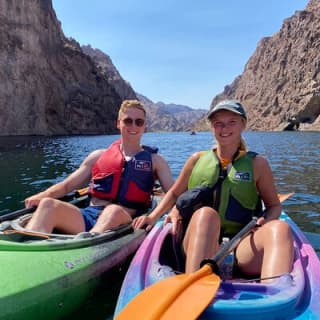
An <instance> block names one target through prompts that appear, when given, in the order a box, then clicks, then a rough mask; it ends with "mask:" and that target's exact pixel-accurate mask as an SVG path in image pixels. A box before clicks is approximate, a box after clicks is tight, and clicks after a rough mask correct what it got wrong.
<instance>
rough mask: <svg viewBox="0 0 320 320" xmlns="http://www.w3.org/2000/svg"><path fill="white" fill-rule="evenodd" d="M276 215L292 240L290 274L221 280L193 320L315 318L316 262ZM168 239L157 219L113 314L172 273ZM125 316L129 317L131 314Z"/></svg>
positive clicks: (319, 306) (318, 307) (319, 274)
mask: <svg viewBox="0 0 320 320" xmlns="http://www.w3.org/2000/svg"><path fill="white" fill-rule="evenodd" d="M281 219H282V220H285V221H287V223H288V224H289V225H290V226H291V229H292V232H293V235H294V239H295V258H294V264H293V268H292V272H291V273H288V274H282V275H279V276H278V277H276V278H275V279H274V280H273V281H272V282H270V283H260V282H259V281H252V280H244V279H233V280H231V281H222V282H221V284H220V287H219V289H218V292H217V294H216V295H215V298H214V300H213V301H212V303H211V304H209V306H208V307H207V309H206V310H205V311H204V312H203V313H202V314H201V316H200V318H199V319H235V318H236V319H237V320H240V319H243V320H250V319H254V320H257V319H259V320H260V319H268V320H270V319H320V260H319V258H318V256H317V254H316V252H315V251H314V249H313V247H312V246H311V244H310V243H309V242H308V240H307V239H306V237H305V236H304V234H303V232H302V231H301V230H300V229H299V227H298V226H297V225H296V224H295V223H294V222H293V220H292V219H291V218H290V217H289V216H288V215H287V214H286V213H284V212H283V213H282V214H281ZM173 243H174V241H173V237H172V235H171V224H167V225H165V226H164V225H163V220H160V221H159V222H158V223H157V224H156V225H155V226H154V228H153V229H152V230H151V232H150V233H149V234H148V236H147V237H146V238H145V240H144V241H143V243H142V245H141V246H140V248H139V250H138V251H137V253H136V255H135V256H134V258H133V260H132V262H131V265H130V267H129V269H128V272H127V274H126V277H125V279H124V281H123V284H122V288H121V291H120V294H119V297H118V301H117V305H116V310H115V316H116V315H117V314H118V313H119V312H120V311H121V310H122V309H123V308H124V307H125V306H126V304H127V303H128V302H129V301H130V300H131V299H133V298H134V297H135V296H136V295H137V294H138V293H139V292H141V291H142V290H143V289H144V288H146V287H148V286H150V285H152V284H154V283H155V282H157V281H159V280H161V279H163V278H167V277H170V276H173V275H175V274H176V273H175V270H178V269H179V257H178V256H179V254H178V253H177V252H176V250H175V246H174V244H173ZM163 294H166V293H165V292H164V293H163ZM131 319H135V318H134V315H132V318H131ZM177 319H179V315H177Z"/></svg>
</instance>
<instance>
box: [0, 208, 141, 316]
mask: <svg viewBox="0 0 320 320" xmlns="http://www.w3.org/2000/svg"><path fill="white" fill-rule="evenodd" d="M29 218H30V214H29V215H23V216H21V217H19V218H17V219H15V220H12V221H4V222H2V223H1V224H0V265H1V273H0V274H1V278H0V283H1V290H0V310H1V311H0V319H6V320H9V319H19V320H21V319H32V320H36V319H60V318H61V317H63V316H66V315H68V314H69V313H71V312H72V311H74V310H75V309H77V308H78V307H79V306H80V305H81V304H82V303H83V302H84V301H85V300H86V299H87V298H88V297H89V296H90V295H91V294H92V291H93V289H94V288H95V287H96V286H97V285H98V283H99V278H100V277H101V276H102V275H103V274H105V273H106V272H107V271H110V270H111V269H112V268H114V267H116V266H119V265H121V264H122V263H124V262H126V260H127V259H128V257H129V256H131V255H133V253H134V252H135V251H136V250H137V248H138V247H139V245H140V244H141V243H142V241H143V239H144V238H145V236H146V233H145V231H144V230H137V231H133V229H132V227H131V226H128V225H126V226H122V227H119V228H118V229H117V230H112V231H108V232H105V233H103V234H98V235H93V236H92V235H91V234H88V233H83V234H79V235H75V236H72V235H62V234H49V235H48V234H41V233H30V232H29V233H28V232H26V230H25V229H24V228H23V226H24V225H25V223H26V221H27V220H28V219H29Z"/></svg>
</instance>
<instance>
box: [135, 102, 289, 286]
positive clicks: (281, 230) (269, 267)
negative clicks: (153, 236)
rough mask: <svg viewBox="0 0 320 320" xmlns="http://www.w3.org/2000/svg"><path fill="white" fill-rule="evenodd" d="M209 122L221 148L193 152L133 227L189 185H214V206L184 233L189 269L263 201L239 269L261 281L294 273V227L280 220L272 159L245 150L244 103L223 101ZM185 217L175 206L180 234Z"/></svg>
mask: <svg viewBox="0 0 320 320" xmlns="http://www.w3.org/2000/svg"><path fill="white" fill-rule="evenodd" d="M208 120H209V121H210V124H211V128H212V131H213V134H214V136H215V140H216V143H217V145H216V147H215V148H214V149H212V150H208V151H205V152H196V153H195V154H193V155H192V156H191V157H190V158H189V159H188V160H187V161H186V163H185V165H184V167H183V169H182V171H181V173H180V175H179V177H178V179H177V181H176V182H175V183H174V185H173V186H172V187H171V188H170V190H169V191H168V192H167V194H166V195H165V197H164V199H163V201H161V202H160V204H159V205H158V206H157V208H156V209H155V210H154V211H153V212H152V213H151V214H150V215H149V216H142V217H139V218H137V219H135V220H134V222H133V226H134V227H135V228H140V227H142V226H143V225H145V224H148V225H152V224H154V223H155V221H156V220H157V219H158V218H159V217H160V216H161V215H162V214H164V213H165V212H166V211H167V210H169V209H170V208H172V207H173V206H174V204H175V203H176V201H177V199H178V197H179V196H180V195H181V194H183V193H184V192H185V191H186V190H187V189H191V188H194V187H196V186H197V185H208V186H214V193H213V204H212V206H203V207H201V208H199V209H197V210H195V212H193V214H192V216H191V218H190V221H189V223H188V225H187V227H186V230H185V234H184V237H183V242H182V244H183V249H184V252H185V254H186V267H185V270H186V272H193V271H195V270H197V269H198V268H199V266H200V263H201V261H202V260H203V259H206V258H211V257H212V256H213V255H214V254H215V253H216V252H217V251H218V249H219V245H220V239H221V238H222V236H225V235H228V236H231V237H232V236H233V235H234V234H235V233H237V232H238V231H239V230H240V229H241V227H242V226H243V225H244V224H246V223H247V222H248V219H249V220H250V216H252V215H255V214H257V213H259V210H261V200H262V201H263V203H264V205H265V209H266V210H265V211H264V217H261V218H260V219H259V220H258V224H259V225H260V226H261V227H259V228H257V229H256V230H254V232H252V233H251V234H250V235H248V236H247V237H245V238H244V239H243V240H242V241H241V242H240V243H239V245H238V246H237V248H236V251H235V257H236V262H237V268H238V269H240V271H241V273H243V274H245V275H248V276H256V275H260V276H261V278H262V279H267V278H271V277H273V276H277V275H279V274H283V273H286V272H290V271H291V268H292V261H293V239H292V235H291V231H290V227H289V226H288V225H287V224H286V223H285V222H283V221H280V220H279V219H278V218H279V216H280V213H281V204H280V202H279V199H278V196H277V192H276V188H275V185H274V180H273V176H272V172H271V169H270V166H269V164H268V162H267V160H266V159H265V158H263V157H262V156H260V155H257V154H256V153H253V152H247V150H246V146H245V144H244V141H243V139H242V137H241V133H242V132H243V131H244V130H245V127H246V123H247V116H246V113H245V110H244V108H243V106H242V105H241V104H240V103H239V102H238V101H235V100H225V101H222V102H220V103H218V104H217V105H216V106H214V107H213V108H212V109H211V110H210V111H209V113H208ZM212 207H213V208H212ZM182 218H183V217H182V215H181V213H180V212H179V210H178V209H177V207H176V206H174V207H173V209H172V211H171V213H170V215H169V216H167V218H166V222H168V221H170V222H172V224H173V232H174V233H175V234H178V235H179V234H181V229H182ZM266 281H267V280H266Z"/></svg>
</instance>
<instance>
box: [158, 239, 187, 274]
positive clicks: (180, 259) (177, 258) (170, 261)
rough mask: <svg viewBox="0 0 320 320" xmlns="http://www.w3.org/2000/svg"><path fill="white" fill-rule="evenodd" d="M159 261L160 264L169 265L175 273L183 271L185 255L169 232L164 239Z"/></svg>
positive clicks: (179, 244)
mask: <svg viewBox="0 0 320 320" xmlns="http://www.w3.org/2000/svg"><path fill="white" fill-rule="evenodd" d="M159 262H160V264H161V265H168V266H170V267H171V268H172V269H173V270H174V271H175V272H177V273H180V272H184V265H185V256H184V254H183V252H182V246H181V243H179V242H177V241H176V239H175V237H174V236H173V235H172V234H171V233H168V235H167V236H166V238H165V239H164V242H163V246H162V248H161V251H160V255H159Z"/></svg>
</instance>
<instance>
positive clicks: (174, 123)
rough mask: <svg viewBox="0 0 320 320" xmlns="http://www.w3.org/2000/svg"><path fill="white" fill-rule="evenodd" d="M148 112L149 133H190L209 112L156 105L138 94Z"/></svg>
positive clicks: (162, 104)
mask: <svg viewBox="0 0 320 320" xmlns="http://www.w3.org/2000/svg"><path fill="white" fill-rule="evenodd" d="M136 95H137V97H138V99H139V100H140V101H142V102H143V103H144V105H145V106H146V111H147V131H149V132H155V131H190V130H192V127H193V124H194V123H195V122H196V121H197V120H198V119H200V118H201V117H203V115H204V114H206V113H207V112H208V110H203V109H192V108H190V107H188V106H184V105H178V104H173V103H170V104H165V103H163V102H157V103H154V102H153V101H151V100H150V99H148V98H147V97H145V96H143V95H142V94H139V93H136Z"/></svg>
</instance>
